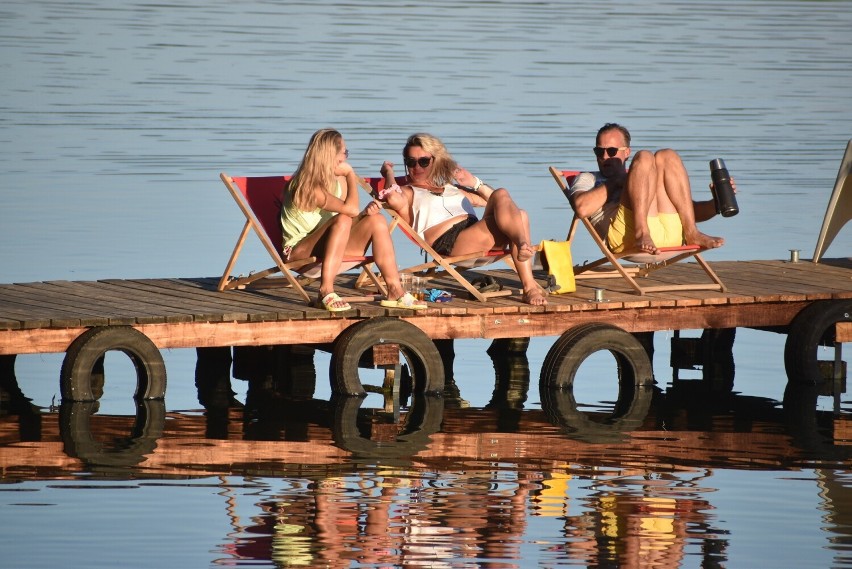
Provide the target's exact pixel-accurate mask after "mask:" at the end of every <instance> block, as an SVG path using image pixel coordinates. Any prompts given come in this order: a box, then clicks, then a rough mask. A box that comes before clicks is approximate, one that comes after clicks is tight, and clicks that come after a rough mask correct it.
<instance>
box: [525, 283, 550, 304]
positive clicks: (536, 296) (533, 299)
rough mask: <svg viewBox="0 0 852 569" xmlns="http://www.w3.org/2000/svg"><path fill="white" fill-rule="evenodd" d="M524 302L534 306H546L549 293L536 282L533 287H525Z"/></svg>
mask: <svg viewBox="0 0 852 569" xmlns="http://www.w3.org/2000/svg"><path fill="white" fill-rule="evenodd" d="M524 302H526V303H527V304H531V305H533V306H544V305H545V304H547V294H545V292H544V290H543V289H542V288H541V287H540V286H538V285H537V284H536V285H535V286H534V287H533V288H532V289H529V290H527V289H524Z"/></svg>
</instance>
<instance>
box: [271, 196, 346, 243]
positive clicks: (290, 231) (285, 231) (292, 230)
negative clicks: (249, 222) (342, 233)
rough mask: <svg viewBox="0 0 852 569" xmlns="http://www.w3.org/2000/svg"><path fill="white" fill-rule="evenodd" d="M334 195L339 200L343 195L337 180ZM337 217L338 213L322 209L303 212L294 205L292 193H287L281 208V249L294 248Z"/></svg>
mask: <svg viewBox="0 0 852 569" xmlns="http://www.w3.org/2000/svg"><path fill="white" fill-rule="evenodd" d="M333 195H334V196H335V197H337V198H340V196H341V195H343V188H342V187H341V185H340V180H337V187H336V188H335V191H334V193H333ZM335 215H337V213H335V212H333V211H328V210H325V209H322V208H321V207H318V208H316V209H313V210H311V211H302V210H300V209H299V208H297V207H296V206H295V205H294V204H293V196H292V194H291V193H290V192H287V193H286V194H285V196H284V203H283V204H282V206H281V235H282V243H281V247H282V248H284V247H293V246H294V245H295V244H296V243H298V242H299V241H301V240H302V239H304V238H305V237H307V236H308V235H309V234H310V233H311V231H313V230H314V229H316V228H317V227H319V225H320V224H322V223H325V222H326V221H328V220H329V219H331V218H332V217H334V216H335Z"/></svg>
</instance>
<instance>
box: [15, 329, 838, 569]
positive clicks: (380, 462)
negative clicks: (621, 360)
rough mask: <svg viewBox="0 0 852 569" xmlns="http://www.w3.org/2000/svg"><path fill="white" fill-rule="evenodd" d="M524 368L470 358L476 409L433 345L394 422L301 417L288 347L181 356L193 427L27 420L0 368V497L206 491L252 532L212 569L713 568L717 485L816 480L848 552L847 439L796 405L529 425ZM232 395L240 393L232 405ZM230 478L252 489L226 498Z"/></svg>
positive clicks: (708, 406) (318, 403)
mask: <svg viewBox="0 0 852 569" xmlns="http://www.w3.org/2000/svg"><path fill="white" fill-rule="evenodd" d="M525 349H526V342H525V341H524V340H523V339H513V340H500V341H496V342H495V343H494V344H492V346H491V348H489V350H488V353H489V355H490V356H491V359H492V362H493V369H494V390H493V393H492V397H491V399H490V401H489V402H488V404H487V405H485V406H483V407H482V408H475V407H472V406H470V405H469V404H467V403H466V401H465V400H464V398H463V393H462V391H461V389H460V388H459V385H458V383H457V382H456V381H455V378H454V375H453V374H452V368H453V362H454V359H455V352H454V350H453V346H452V343H446V344H444V345H443V346H439V351H440V352H441V353H442V356H443V361H444V365H445V369H446V370H447V372H448V373H447V377H448V379H449V383H448V386H447V390H446V392H445V394H444V397H434V396H433V397H426V396H419V397H417V396H412V395H411V393H410V392H406V394H405V395H404V396H403V397H401V398H400V399H399V400H398V407H397V408H394V407H393V406H391V408H388V406H387V401H386V400H385V399H383V398H381V397H379V396H378V395H375V394H374V395H368V396H366V397H332V398H331V399H329V400H322V399H317V398H316V397H315V396H314V388H315V386H316V382H317V373H316V366H315V363H314V361H315V356H316V351H315V348H305V347H301V346H289V347H284V346H272V347H262V348H251V349H247V350H242V349H238V350H234V352H233V355H232V353H231V351H230V350H219V349H216V350H198V351H197V354H198V361H197V365H196V368H195V380H196V386H197V388H198V399H199V402H200V403H201V404H202V406H203V412H200V413H199V412H189V411H187V412H171V413H168V414H167V413H166V412H165V406H164V404H163V402H162V401H145V402H142V403H140V404H139V406H138V407H137V409H136V414H135V415H128V416H117V415H103V416H102V415H100V414H99V413H98V408H97V407H98V403H97V402H93V403H74V404H63V405H62V406H60V408H59V409H58V410H56V409H38V408H36V407H34V406H32V405H31V404H30V403H29V402H28V400H27V399H26V397H25V396H24V394H23V393H22V392H21V390H20V388H19V387H18V384H17V378H15V377H14V368H13V367H12V366H9V365H4V367H3V369H4V374H3V378H2V383H0V385H2V387H3V390H4V391H3V393H4V395H3V398H2V402H3V407H2V416H0V469H2V472H4V478H5V479H7V480H10V481H11V480H21V479H27V478H37V477H46V478H50V479H57V478H78V477H80V476H85V477H88V476H91V475H96V476H100V477H110V478H116V479H123V478H136V479H146V478H158V479H175V480H185V479H187V478H203V477H210V476H218V477H220V480H221V484H220V487H221V489H220V494H221V495H222V496H224V497H226V499H227V501H228V507H227V508H226V511H225V514H224V515H226V516H231V512H232V510H236V509H240V510H245V509H246V508H248V509H249V510H250V511H251V512H252V513H251V515H250V516H248V518H243V519H244V520H250V521H249V522H248V523H246V522H245V521H243V522H242V523H240V522H239V520H238V519H237V518H236V517H231V518H230V519H231V521H232V523H233V530H232V531H231V532H230V533H229V534H228V535H227V536H226V537H225V540H224V541H223V542H222V543H221V544H220V545H219V547H218V551H219V558H218V560H217V561H216V562H217V563H219V564H236V565H254V564H257V563H259V562H270V563H273V564H274V565H275V566H280V567H284V566H291V565H293V564H307V565H317V564H319V565H320V566H326V565H327V566H347V564H348V563H350V562H351V563H355V562H357V563H360V564H396V565H405V564H407V565H429V566H461V565H463V564H464V563H465V562H471V563H472V562H474V560H482V559H491V560H495V562H499V563H501V564H504V565H506V566H522V561H521V560H522V559H524V548H529V547H532V546H533V545H532V542H533V541H534V542H535V547H536V548H539V549H540V551H539V553H538V556H539V558H540V559H542V562H543V563H549V564H553V565H557V564H581V565H586V566H622V567H648V566H656V567H672V566H678V565H680V564H682V563H684V562H685V561H686V559H687V558H689V557H695V558H697V559H700V561H698V562H699V563H700V564H701V565H702V566H706V567H722V566H725V565H726V564H727V563H728V561H729V555H728V550H729V548H730V536H729V535H728V530H727V529H725V528H724V527H723V526H722V525H721V524H720V520H719V519H717V517H716V516H715V514H714V510H715V508H716V506H715V505H714V503H713V501H714V497H715V496H716V494H717V492H718V488H716V487H715V482H714V476H715V472H716V470H717V469H739V470H755V469H757V470H763V469H772V470H798V469H803V468H809V467H813V466H816V465H818V466H819V469H818V470H817V471H816V472H817V485H818V489H819V490H818V491H819V493H820V499H821V505H820V507H821V508H822V510H823V511H824V512H825V513H824V516H823V518H824V520H825V525H826V527H827V530H826V531H829V532H831V534H832V535H835V536H838V539H839V540H843V539H847V538H848V536H849V535H852V520H850V519H849V518H850V516H852V504H850V503H849V498H848V496H849V493H848V486H849V480H848V472H847V471H846V470H845V469H844V468H845V465H847V464H848V463H849V460H850V459H851V458H852V456H851V455H852V446H850V445H849V444H848V443H849V442H850V441H849V440H850V437H849V433H850V432H852V419H850V417H848V416H845V415H844V414H841V413H836V412H834V411H820V410H818V408H817V400H818V398H819V397H820V396H821V395H824V394H822V393H821V392H820V391H819V390H817V389H816V388H807V387H799V386H790V387H789V388H788V390H787V393H786V394H785V398H784V402H783V405H779V404H778V402H777V401H774V400H771V399H766V398H761V397H751V396H746V395H742V394H738V393H735V392H733V391H731V390H726V389H720V388H719V385H720V382H719V381H717V379H718V377H717V376H718V374H716V373H715V372H714V373H711V374H710V375H709V376H707V377H705V378H703V379H701V380H684V379H676V381H674V382H673V383H672V386H671V388H670V389H665V390H664V389H662V388H660V387H659V386H655V387H653V388H647V389H645V388H638V389H639V392H640V395H638V396H636V395H635V394H634V395H632V396H631V399H630V401H631V402H632V403H631V404H630V405H628V406H627V407H626V408H624V409H619V406H618V404H617V402H615V403H613V404H612V407H611V409H610V411H609V413H603V414H602V413H601V412H600V407H601V405H598V406H597V407H596V408H595V410H593V411H591V412H589V411H588V410H584V409H581V408H579V407H578V405H577V402H576V401H574V399H573V395H572V393H571V392H570V391H561V390H552V389H546V390H543V392H542V393H543V399H542V404H541V407H542V408H541V409H540V410H539V409H535V408H526V407H525V402H526V400H527V399H528V397H529V387H530V369H529V362H528V360H527V357H526V352H525ZM679 362H680V363H682V364H683V363H684V362H685V360H683V359H682V358H681V359H679ZM4 363H5V364H8V363H9V362H8V361H7V360H5V361H4ZM12 363H13V362H12ZM673 369H674V371H675V375H676V372H677V369H676V368H673ZM725 369H729V368H725ZM232 370H233V372H232ZM232 380H239V381H247V382H248V383H249V387H248V391H247V392H246V401H245V403H244V404H243V403H240V402H239V401H237V400H236V399H235V397H234V391H233V388H232V387H233V386H232V385H231V381H232ZM721 383H722V384H725V383H727V382H726V381H722V382H721ZM152 406H153V407H152ZM231 476H241V477H244V478H243V479H244V480H245V481H246V484H249V485H252V484H257V487H256V488H255V489H254V490H252V491H251V492H245V493H240V492H238V488H237V487H233V486H232V485H231V483H229V482H228V481H227V479H228V477H231ZM255 477H262V478H255ZM252 480H255V482H251V481H252ZM238 495H239V498H237V496H238ZM245 500H249V502H248V503H245ZM539 520H549V522H548V523H550V524H551V525H550V526H549V527H553V528H555V529H553V530H551V531H550V532H549V533H548V534H547V536H548V537H547V538H546V539H541V538H540V537H536V538H532V537H531V536H533V535H539V533H540V530H533V529H532V527H534V526H536V525H537V524H539ZM554 524H555V525H554ZM690 563H692V562H691V561H690Z"/></svg>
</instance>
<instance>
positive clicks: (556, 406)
mask: <svg viewBox="0 0 852 569" xmlns="http://www.w3.org/2000/svg"><path fill="white" fill-rule="evenodd" d="M601 350H608V351H609V352H610V353H612V355H613V356H614V357H615V361H616V365H617V368H618V398H617V400H616V402H615V405H614V407H613V410H612V412H611V413H610V414H609V415H607V416H597V417H595V418H594V419H593V418H592V417H591V416H589V415H587V414H586V413H584V412H582V411H580V410H579V409H578V405H577V402H576V400H575V398H574V391H573V387H574V378H575V376H576V374H577V370H578V369H579V368H580V365H581V364H582V363H583V362H584V361H585V360H586V359H587V358H588V357H589V356H590V355H592V354H593V353H595V352H598V351H601ZM653 381H654V378H653V370H652V365H651V360H650V358H649V357H648V352H647V350H646V349H645V347H644V346H643V344H642V343H641V342H640V341H639V340H638V339H637V338H636V337H634V336H633V335H632V334H630V333H628V332H626V331H624V330H622V329H621V328H618V327H616V326H612V325H609V324H601V323H589V324H583V325H580V326H577V327H575V328H572V329H570V330H568V331H567V332H565V333H564V334H563V335H562V336H561V337H560V338H559V339H558V340H557V341H556V343H554V345H553V347H551V348H550V350H549V351H548V353H547V356H545V359H544V363H543V365H542V372H541V381H540V384H539V391H540V395H541V404H542V409H543V410H544V411H545V413H546V414H547V415H548V417H549V419H550V421H551V422H552V423H553V424H555V425H557V426H560V427H561V428H562V429H563V430H564V431H565V432H566V433H567V434H571V435H572V436H574V437H576V438H579V439H582V440H588V441H589V442H602V441H613V440H615V439H616V438H619V437H620V436H621V435H620V433H624V432H627V431H632V430H634V429H636V428H638V427H639V426H640V425H641V424H642V422H643V421H644V419H645V417H646V416H647V414H648V410H649V409H650V406H651V400H652V399H653Z"/></svg>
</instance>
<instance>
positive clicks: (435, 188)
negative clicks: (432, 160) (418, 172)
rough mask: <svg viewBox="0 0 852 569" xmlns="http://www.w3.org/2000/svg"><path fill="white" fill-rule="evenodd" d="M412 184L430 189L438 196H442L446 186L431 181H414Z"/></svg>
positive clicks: (430, 191) (429, 190)
mask: <svg viewBox="0 0 852 569" xmlns="http://www.w3.org/2000/svg"><path fill="white" fill-rule="evenodd" d="M412 185H413V186H417V187H418V188H423V189H424V190H426V191H428V192H429V193H432V194H435V195H436V196H440V195H442V194H443V193H444V186H434V185H432V184H430V183H429V182H422V183H418V182H412Z"/></svg>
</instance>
